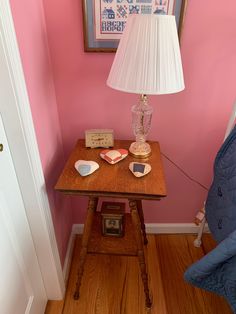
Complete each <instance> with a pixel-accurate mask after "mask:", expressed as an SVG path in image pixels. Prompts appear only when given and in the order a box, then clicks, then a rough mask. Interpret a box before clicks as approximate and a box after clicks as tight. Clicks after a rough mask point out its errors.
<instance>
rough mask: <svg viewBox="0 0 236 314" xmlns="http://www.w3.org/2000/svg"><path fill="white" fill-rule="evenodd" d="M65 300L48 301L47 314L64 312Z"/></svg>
mask: <svg viewBox="0 0 236 314" xmlns="http://www.w3.org/2000/svg"><path fill="white" fill-rule="evenodd" d="M63 305H64V300H62V301H48V303H47V307H46V310H45V314H62V311H63Z"/></svg>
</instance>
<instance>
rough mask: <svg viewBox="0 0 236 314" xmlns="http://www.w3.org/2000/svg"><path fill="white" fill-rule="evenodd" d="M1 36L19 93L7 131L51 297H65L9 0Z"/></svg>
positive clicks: (1, 9)
mask: <svg viewBox="0 0 236 314" xmlns="http://www.w3.org/2000/svg"><path fill="white" fill-rule="evenodd" d="M0 36H1V40H2V44H3V47H4V51H5V56H6V61H7V64H8V68H9V76H10V79H11V82H12V90H13V93H14V96H15V101H14V104H12V105H13V106H14V114H13V115H11V117H9V113H8V112H7V111H3V112H2V116H3V119H5V121H4V122H5V128H6V134H7V138H8V142H9V146H10V150H11V153H12V158H13V162H14V165H15V170H16V174H17V178H18V181H19V185H20V189H21V193H22V197H23V200H24V204H25V208H26V213H27V217H28V221H29V224H30V228H31V232H32V237H33V241H34V245H35V250H36V253H37V257H38V261H39V265H40V269H41V272H42V277H43V280H44V285H45V289H46V293H47V297H48V299H62V298H63V295H64V292H65V283H64V280H63V275H62V268H61V263H60V258H59V253H58V248H57V243H56V238H55V232H54V227H53V222H52V217H51V211H50V207H49V202H48V197H47V192H46V187H45V181H44V175H43V170H42V165H41V161H40V156H39V151H38V145H37V141H36V135H35V131H34V126H33V120H32V115H31V109H30V104H29V98H28V94H27V89H26V84H25V79H24V73H23V69H22V64H21V59H20V53H19V49H18V45H17V39H16V34H15V29H14V23H13V19H12V14H11V9H10V4H9V0H0ZM16 134H17V140H16ZM16 141H17V144H16ZM13 143H14V145H13ZM26 178H27V180H26Z"/></svg>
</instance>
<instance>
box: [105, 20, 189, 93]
mask: <svg viewBox="0 0 236 314" xmlns="http://www.w3.org/2000/svg"><path fill="white" fill-rule="evenodd" d="M107 85H108V86H109V87H111V88H114V89H117V90H120V91H124V92H129V93H137V94H147V95H148V94H151V95H157V94H171V93H177V92H180V91H182V90H183V89H184V79H183V70H182V62H181V56H180V48H179V39H178V34H177V28H176V22H175V17H174V16H173V15H142V14H132V15H130V16H129V18H128V20H127V24H126V27H125V30H124V33H123V35H122V37H121V40H120V43H119V46H118V49H117V52H116V55H115V59H114V62H113V64H112V67H111V70H110V74H109V77H108V80H107Z"/></svg>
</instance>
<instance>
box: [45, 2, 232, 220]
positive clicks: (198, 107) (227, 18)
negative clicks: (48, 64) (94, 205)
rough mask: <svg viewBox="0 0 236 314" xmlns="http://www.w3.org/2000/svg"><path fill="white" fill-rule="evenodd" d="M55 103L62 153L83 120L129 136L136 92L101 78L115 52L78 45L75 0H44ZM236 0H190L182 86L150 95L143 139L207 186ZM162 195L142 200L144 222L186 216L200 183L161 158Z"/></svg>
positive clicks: (228, 102)
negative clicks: (120, 89) (150, 113)
mask: <svg viewBox="0 0 236 314" xmlns="http://www.w3.org/2000/svg"><path fill="white" fill-rule="evenodd" d="M44 9H45V17H46V24H47V31H48V39H49V47H50V52H51V57H52V58H51V59H52V65H53V71H54V78H55V87H56V95H57V101H58V111H59V116H60V121H61V131H62V138H63V143H64V147H65V152H66V155H68V153H69V151H70V150H71V148H72V147H73V146H74V144H75V142H76V140H77V138H81V137H84V130H85V129H88V128H104V127H106V128H113V129H114V131H115V137H116V138H120V139H127V138H130V139H132V138H133V135H132V131H131V127H130V125H131V118H130V107H131V105H132V104H133V103H134V102H135V101H136V99H137V97H136V96H135V95H131V94H125V93H121V92H118V91H115V90H112V89H110V88H108V87H107V86H106V79H107V76H108V73H109V69H110V67H111V64H112V61H113V58H114V54H112V53H111V54H104V53H84V51H83V30H82V10H81V1H74V0H61V1H57V0H44ZM235 16H236V2H235V0H229V1H228V2H227V6H226V7H222V1H219V0H208V1H205V2H204V4H201V5H200V4H199V1H189V4H188V9H187V15H186V19H185V27H184V31H183V34H182V59H183V66H184V73H185V83H186V89H185V91H184V92H182V93H179V94H175V95H165V96H153V97H152V98H151V102H152V105H153V107H154V109H155V113H154V117H153V124H152V129H151V133H150V135H149V139H152V140H157V141H159V142H160V144H161V148H162V151H163V152H164V153H165V154H166V155H168V156H169V157H170V158H171V159H172V160H173V161H174V162H176V163H177V164H178V165H179V166H180V167H182V168H183V169H184V170H185V171H186V172H187V173H188V174H189V175H190V176H191V177H193V178H194V179H196V180H198V181H199V182H201V183H202V184H204V185H206V186H209V184H210V182H211V177H212V165H213V160H214V156H215V154H216V152H217V150H218V148H219V146H220V144H221V142H222V139H223V136H224V132H225V128H226V125H227V121H228V118H229V115H230V112H231V107H232V104H233V101H234V100H235V98H236V89H235V73H236V41H235V38H236V28H235ZM163 162H164V167H165V173H166V181H167V187H168V197H167V198H166V199H165V200H163V201H161V202H145V206H144V209H145V219H146V222H176V223H178V222H192V221H193V217H194V215H195V213H196V210H197V209H199V208H200V207H201V206H202V205H203V201H204V199H205V197H206V191H205V190H204V189H202V188H201V187H199V186H198V185H197V184H195V183H194V182H192V181H190V180H189V179H187V178H186V177H185V176H184V175H183V174H182V173H181V172H180V171H179V170H178V169H177V168H176V167H174V166H173V165H172V164H171V163H170V162H169V161H167V160H165V159H163ZM85 207H86V201H85V199H81V200H80V201H79V202H73V208H74V217H73V222H74V223H78V222H83V220H84V212H85Z"/></svg>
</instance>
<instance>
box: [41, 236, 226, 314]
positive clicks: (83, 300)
mask: <svg viewBox="0 0 236 314" xmlns="http://www.w3.org/2000/svg"><path fill="white" fill-rule="evenodd" d="M148 240H149V243H148V246H147V250H146V258H147V264H148V265H147V267H148V272H149V287H150V290H151V298H152V301H153V306H152V309H151V311H149V312H147V311H146V310H145V304H144V293H143V285H142V281H141V277H140V273H139V266H138V262H137V258H136V257H124V256H114V255H113V256H107V255H88V256H87V260H86V265H85V271H84V276H83V279H82V286H81V290H80V292H81V293H80V299H79V300H78V301H75V300H74V299H73V292H74V288H75V282H76V271H77V265H78V259H79V251H80V243H81V238H80V237H77V238H76V242H75V249H74V256H73V261H72V266H71V272H70V277H69V282H68V288H67V293H66V297H65V302H62V301H59V302H54V301H50V302H49V303H48V306H47V309H46V312H45V313H46V314H61V313H63V314H144V313H152V314H230V313H231V314H232V311H231V310H230V308H229V306H228V304H227V303H226V301H225V300H224V299H223V298H221V297H219V296H216V295H215V294H211V293H209V292H205V291H204V290H201V289H197V288H194V287H192V286H191V285H189V284H187V283H186V282H185V281H184V279H183V273H184V271H185V269H186V268H187V267H188V266H189V265H191V264H192V263H193V262H194V261H196V260H198V259H199V258H201V257H202V256H203V255H204V254H205V253H206V252H208V251H209V250H211V249H212V248H213V247H214V242H213V240H212V239H211V236H210V235H204V239H203V246H202V248H195V247H194V246H193V240H194V236H192V235H149V236H148Z"/></svg>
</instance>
